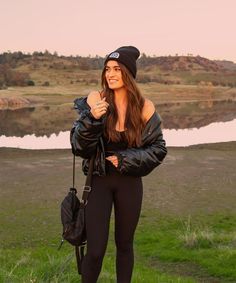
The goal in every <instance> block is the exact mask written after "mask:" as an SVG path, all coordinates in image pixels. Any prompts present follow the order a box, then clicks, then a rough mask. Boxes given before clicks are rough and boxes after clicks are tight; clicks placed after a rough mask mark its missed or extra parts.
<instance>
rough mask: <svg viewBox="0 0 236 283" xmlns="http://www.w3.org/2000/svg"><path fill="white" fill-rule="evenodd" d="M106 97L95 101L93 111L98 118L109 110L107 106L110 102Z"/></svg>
mask: <svg viewBox="0 0 236 283" xmlns="http://www.w3.org/2000/svg"><path fill="white" fill-rule="evenodd" d="M105 99H106V98H105V97H104V98H103V99H102V100H100V101H98V102H97V103H95V104H94V105H93V107H92V108H91V113H92V114H93V116H94V117H95V118H96V119H99V118H101V116H102V115H104V114H105V113H106V112H107V108H108V106H109V104H108V103H107V102H106V101H105Z"/></svg>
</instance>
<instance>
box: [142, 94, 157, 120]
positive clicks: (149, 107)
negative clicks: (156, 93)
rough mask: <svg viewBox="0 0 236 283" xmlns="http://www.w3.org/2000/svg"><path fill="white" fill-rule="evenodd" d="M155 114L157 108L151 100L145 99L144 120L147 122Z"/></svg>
mask: <svg viewBox="0 0 236 283" xmlns="http://www.w3.org/2000/svg"><path fill="white" fill-rule="evenodd" d="M154 112H155V106H154V104H153V102H152V101H151V100H150V99H147V98H145V101H144V105H143V111H142V115H143V119H144V121H145V122H147V121H148V120H149V119H150V118H151V117H152V115H153V114H154Z"/></svg>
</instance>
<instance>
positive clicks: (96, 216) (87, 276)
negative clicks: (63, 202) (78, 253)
mask: <svg viewBox="0 0 236 283" xmlns="http://www.w3.org/2000/svg"><path fill="white" fill-rule="evenodd" d="M142 195H143V186H142V179H141V178H140V177H132V176H124V175H120V174H119V173H117V172H113V173H110V174H109V175H107V176H105V177H99V176H94V177H93V184H92V192H91V193H90V195H89V201H88V204H87V206H86V229H87V253H86V255H85V257H84V260H83V264H82V283H96V282H97V279H98V276H99V273H100V271H101V268H102V261H103V257H104V254H105V251H106V247H107V241H108V234H109V223H110V216H111V211H112V204H113V203H114V211H115V243H116V251H117V253H116V272H117V282H118V283H130V282H131V276H132V270H133V264H134V253H133V238H134V232H135V229H136V226H137V223H138V219H139V215H140V210H141V204H142Z"/></svg>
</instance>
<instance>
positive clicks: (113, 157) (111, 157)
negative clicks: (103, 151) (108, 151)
mask: <svg viewBox="0 0 236 283" xmlns="http://www.w3.org/2000/svg"><path fill="white" fill-rule="evenodd" d="M106 159H107V160H109V161H110V162H111V163H112V164H113V165H114V166H115V167H118V158H117V156H116V155H111V156H108V157H106Z"/></svg>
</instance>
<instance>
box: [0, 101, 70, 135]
mask: <svg viewBox="0 0 236 283" xmlns="http://www.w3.org/2000/svg"><path fill="white" fill-rule="evenodd" d="M71 108H72V107H71V106H68V105H67V106H54V107H49V106H43V107H31V108H21V109H17V110H2V111H0V135H6V136H18V137H19V136H20V137H22V136H24V135H27V134H35V135H36V136H42V135H47V136H49V135H50V134H52V133H56V134H58V133H59V132H60V131H68V130H70V128H71V126H72V123H73V121H74V120H75V119H76V113H75V111H73V110H71Z"/></svg>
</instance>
